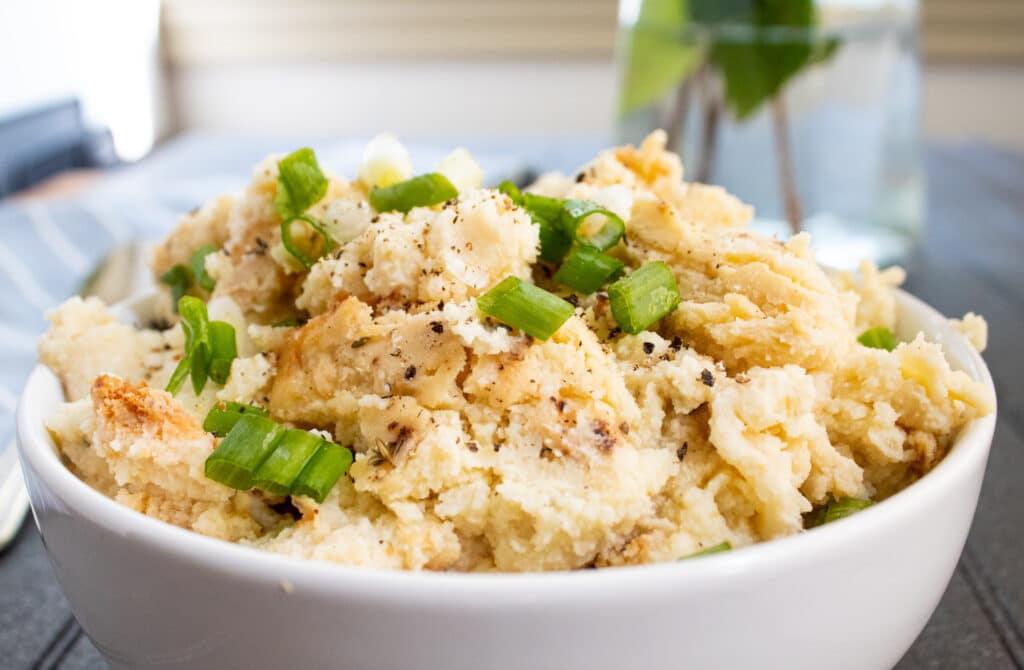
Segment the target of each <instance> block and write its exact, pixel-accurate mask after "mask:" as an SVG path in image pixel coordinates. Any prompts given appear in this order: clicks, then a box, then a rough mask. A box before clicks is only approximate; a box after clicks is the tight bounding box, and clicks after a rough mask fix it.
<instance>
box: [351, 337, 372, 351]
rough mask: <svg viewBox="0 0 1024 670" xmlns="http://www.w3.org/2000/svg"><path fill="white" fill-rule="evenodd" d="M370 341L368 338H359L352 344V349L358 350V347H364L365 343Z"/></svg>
mask: <svg viewBox="0 0 1024 670" xmlns="http://www.w3.org/2000/svg"><path fill="white" fill-rule="evenodd" d="M369 341H370V338H368V337H360V338H359V339H358V340H356V341H355V342H353V343H352V348H353V349H359V348H360V347H364V346H366V343H367V342H369Z"/></svg>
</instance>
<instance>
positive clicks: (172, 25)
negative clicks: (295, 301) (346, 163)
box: [164, 0, 1024, 65]
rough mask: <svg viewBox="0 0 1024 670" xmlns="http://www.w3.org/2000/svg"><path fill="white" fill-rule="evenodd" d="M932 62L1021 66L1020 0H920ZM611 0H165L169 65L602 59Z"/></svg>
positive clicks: (1023, 3) (1023, 14) (609, 32)
mask: <svg viewBox="0 0 1024 670" xmlns="http://www.w3.org/2000/svg"><path fill="white" fill-rule="evenodd" d="M921 5H922V33H923V34H922V38H923V39H922V44H923V48H924V53H925V55H926V57H927V58H928V59H929V60H932V61H945V62H955V61H967V62H971V61H992V62H1002V61H1008V62H1024V0H922V2H921ZM616 6H617V1H616V0H295V1H292V2H281V1H280V0H164V48H165V55H166V57H167V59H168V60H169V61H170V62H171V63H172V64H175V65H197V64H211V63H258V62H298V61H304V62H309V61H332V60H349V59H359V58H361V57H365V58H367V59H375V60H379V59H387V58H389V57H391V58H395V59H399V58H407V57H411V56H417V57H426V58H437V59H443V58H460V57H462V58H466V57H483V58H486V57H495V58H499V57H500V58H509V57H520V58H527V59H528V58H550V57H552V56H559V57H580V58H589V57H607V56H608V54H609V53H610V52H611V47H612V44H613V36H614V31H615V14H616Z"/></svg>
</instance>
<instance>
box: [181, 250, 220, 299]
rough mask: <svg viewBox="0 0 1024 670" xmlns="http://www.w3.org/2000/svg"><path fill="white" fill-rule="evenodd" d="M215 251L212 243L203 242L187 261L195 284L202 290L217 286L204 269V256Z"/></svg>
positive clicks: (210, 289)
mask: <svg viewBox="0 0 1024 670" xmlns="http://www.w3.org/2000/svg"><path fill="white" fill-rule="evenodd" d="M216 251H217V247H215V246H214V245H212V244H204V245H203V246H201V247H199V248H198V249H196V250H195V251H193V252H192V257H191V258H190V259H189V262H188V264H189V267H190V268H191V270H192V276H193V277H194V278H195V282H196V284H197V285H198V286H199V288H201V289H203V290H204V291H212V290H213V289H214V288H215V287H216V286H217V282H215V281H214V280H213V277H211V276H210V275H209V273H208V272H207V271H206V257H207V256H209V255H210V254H212V253H216Z"/></svg>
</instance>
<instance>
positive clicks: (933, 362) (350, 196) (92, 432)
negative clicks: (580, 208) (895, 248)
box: [40, 132, 994, 571]
mask: <svg viewBox="0 0 1024 670" xmlns="http://www.w3.org/2000/svg"><path fill="white" fill-rule="evenodd" d="M385 140H386V141H385ZM377 144H378V145H380V146H383V147H385V148H386V149H387V151H383V149H381V150H375V151H368V158H367V163H366V165H364V168H363V169H362V170H361V171H360V178H359V179H357V180H355V181H347V180H345V179H343V178H340V177H335V176H329V184H328V187H327V192H326V195H324V196H323V198H322V199H320V201H319V202H317V203H316V204H314V205H313V206H312V207H311V209H310V211H309V214H310V215H311V216H314V217H316V218H317V219H318V220H320V221H323V222H324V227H325V228H326V229H327V230H328V232H329V234H330V235H331V237H332V238H333V239H334V241H335V242H336V247H335V248H334V249H333V250H332V251H331V253H329V254H328V255H325V256H324V257H322V258H321V259H320V260H319V261H318V262H316V263H315V264H314V265H313V266H312V267H311V268H309V269H308V270H307V269H306V268H304V267H302V266H301V265H296V264H295V263H294V262H293V260H292V259H291V258H290V257H289V256H288V254H287V253H285V252H284V251H283V249H284V248H283V247H282V246H281V245H282V241H281V233H280V224H281V219H280V217H279V215H278V213H277V211H276V210H275V205H274V203H275V197H276V196H277V190H278V160H279V158H280V157H273V158H270V159H268V160H266V161H265V162H263V163H262V164H260V165H259V166H258V167H257V168H256V171H255V173H254V175H253V180H252V182H251V183H250V185H249V186H248V187H247V188H246V189H245V190H243V191H242V192H240V193H237V194H234V195H228V196H224V197H222V198H219V199H217V200H215V201H213V202H212V203H210V204H208V205H207V206H205V207H202V208H200V209H198V210H196V211H195V212H194V213H192V214H189V215H187V216H186V217H185V218H184V219H182V221H181V223H180V224H179V225H178V227H177V229H176V230H175V231H174V232H172V233H171V235H170V236H169V237H168V238H167V240H165V241H164V242H163V243H162V244H161V245H160V246H159V247H158V248H157V249H156V252H155V254H154V259H153V270H154V272H155V273H156V275H157V276H160V275H162V274H163V273H164V272H166V271H167V270H168V269H170V268H171V267H173V266H174V265H176V264H188V262H189V258H190V255H191V254H192V253H193V252H194V251H195V250H196V249H197V248H198V247H201V246H203V245H207V244H210V245H214V246H215V247H216V248H217V249H218V251H217V252H215V253H212V254H210V255H209V256H207V257H206V261H205V265H206V270H207V272H208V273H209V274H210V275H211V277H212V278H213V279H215V280H216V287H215V288H214V289H213V291H212V294H208V293H205V292H200V293H199V295H200V297H202V298H204V299H206V300H208V301H209V302H208V308H209V311H210V315H211V318H218V319H222V320H225V321H228V322H229V323H231V324H233V325H234V326H235V329H236V332H237V333H238V349H239V352H238V358H236V359H235V360H234V362H233V364H232V367H231V372H230V377H229V378H228V380H227V383H226V384H225V385H223V386H219V385H216V384H213V383H209V384H207V386H206V387H205V388H204V389H203V390H202V392H201V393H200V394H198V395H196V394H195V393H194V391H193V390H192V388H191V387H190V385H188V384H186V385H185V387H184V388H183V389H182V390H181V391H180V392H179V393H178V394H177V395H176V396H173V397H172V396H171V395H170V394H169V393H167V392H165V391H163V390H161V389H163V388H164V386H165V385H166V383H167V380H168V378H169V376H170V375H171V371H172V370H173V369H174V367H175V366H176V365H177V362H178V360H179V359H180V358H181V356H182V351H183V342H184V337H183V333H182V330H181V327H180V326H177V325H176V326H173V327H171V328H170V329H167V330H162V331H161V330H152V329H135V328H132V327H130V326H126V325H123V324H121V323H119V322H118V321H117V319H115V318H114V316H113V315H112V314H111V312H110V311H109V310H108V309H107V307H106V306H104V305H103V304H102V303H100V302H98V301H96V300H93V299H90V300H85V301H83V300H81V299H78V298H74V299H71V300H69V301H68V302H66V303H65V304H64V305H62V306H61V307H59V308H58V309H56V310H54V311H53V312H52V313H51V314H50V321H51V323H52V326H51V328H50V331H49V332H48V333H47V334H46V335H45V337H44V338H43V340H42V343H41V347H40V355H41V358H42V360H43V362H44V363H46V364H47V365H48V366H50V367H51V368H52V369H53V370H54V371H55V372H56V373H57V374H58V375H59V376H60V378H61V380H62V381H63V384H64V388H65V391H66V395H67V400H68V402H67V403H66V404H65V405H63V406H62V407H61V408H60V409H59V410H58V411H57V412H56V413H55V414H54V416H52V417H51V419H50V421H49V424H48V426H49V429H50V431H51V432H52V434H53V435H54V437H55V438H56V440H57V443H58V444H59V446H60V448H61V450H62V452H63V455H64V457H65V459H66V461H67V463H68V466H69V467H70V468H71V469H72V470H73V471H74V472H75V473H76V474H77V475H78V476H79V477H81V478H82V479H83V480H84V481H86V482H87V483H88V484H89V485H91V486H93V487H94V488H96V489H97V490H99V491H101V492H103V493H104V494H106V495H108V496H110V497H112V498H114V499H116V500H117V501H118V502H120V503H122V504H124V505H126V506H128V507H131V508H132V509H135V510H138V511H140V512H143V513H145V514H148V515H150V516H152V517H155V518H157V519H161V520H163V521H166V522H168V523H171V524H174V525H177V526H181V527H183V528H189V529H192V530H194V531H196V532H199V533H203V534H205V535H209V536H212V537H217V538H222V539H224V540H228V541H232V542H241V543H245V544H248V545H251V546H255V547H259V548H261V549H264V550H266V551H272V552H278V553H281V554H287V555H291V556H298V557H305V558H313V559H319V560H325V561H334V562H338V563H345V564H352V565H369V566H378V567H389V568H399V569H410V570H420V569H429V570H461V571H494V570H498V571H537V570H569V569H575V568H583V567H593V566H611V565H627V564H637V563H648V562H655V561H670V560H675V559H679V558H681V557H684V556H687V555H689V554H692V553H694V552H697V551H700V550H702V549H705V548H708V547H712V546H714V545H718V544H720V543H723V542H728V543H730V545H731V546H733V547H738V546H743V545H747V544H751V543H754V542H760V541H765V540H770V539H772V538H777V537H783V536H786V535H791V534H794V533H799V532H801V531H802V530H803V529H804V528H805V515H807V514H808V513H809V512H811V511H812V510H813V509H814V508H815V507H816V506H821V505H823V504H825V503H827V502H828V501H829V500H838V499H841V498H847V497H852V498H861V499H868V498H870V499H873V500H878V499H881V498H884V497H885V496H888V495H891V494H892V493H893V492H895V491H898V490H899V489H901V488H903V487H905V486H907V485H908V484H910V483H911V482H913V481H914V480H915V479H917V478H918V477H920V476H921V475H922V474H924V473H926V472H927V471H928V470H929V469H930V468H931V467H933V466H934V465H935V464H936V462H938V461H939V460H940V459H941V458H942V457H943V455H944V454H945V452H946V450H947V448H948V447H949V445H950V443H951V441H952V440H953V439H954V438H955V437H956V435H957V433H958V431H960V430H961V429H962V427H963V426H964V425H965V424H966V423H967V422H969V421H971V420H972V419H974V418H977V417H980V416H983V415H985V414H988V413H990V412H991V411H993V407H994V398H993V397H992V396H991V395H990V393H989V391H988V390H987V389H986V388H985V387H984V386H982V385H980V384H978V383H976V382H974V381H972V380H971V379H970V378H969V377H968V376H967V375H965V374H964V373H962V372H958V371H954V370H951V369H950V367H949V365H948V363H947V362H946V359H945V357H944V356H943V352H942V350H941V348H940V346H939V345H938V344H937V343H934V342H929V341H927V340H925V339H924V338H923V337H922V336H918V337H917V338H915V339H913V340H912V341H909V342H903V343H900V344H899V345H898V346H897V347H896V348H895V350H893V351H887V350H884V349H872V348H867V347H865V346H863V345H861V344H859V343H858V341H857V337H858V335H859V334H860V333H861V332H862V331H864V330H865V329H867V328H872V327H879V326H884V327H888V328H892V327H893V326H894V325H895V323H894V322H895V302H894V293H893V289H894V287H895V286H897V285H898V284H899V283H901V281H902V279H903V273H902V271H900V270H898V269H889V270H885V271H882V272H880V271H879V270H878V269H876V268H875V267H874V266H872V265H870V264H865V265H864V266H863V267H862V268H861V271H860V273H859V274H858V275H857V276H850V275H842V274H841V275H838V276H835V277H830V276H829V275H827V274H826V273H825V272H824V271H823V270H822V269H821V267H819V266H818V265H817V264H816V263H815V261H814V257H813V253H812V250H811V247H810V245H809V240H808V238H807V236H806V235H797V236H795V237H793V238H792V239H791V240H789V241H788V242H780V241H778V240H776V239H772V238H768V237H764V236H762V235H759V234H756V233H754V232H751V231H750V230H748V229H747V227H746V226H747V224H748V222H749V221H750V219H751V217H752V210H751V208H750V207H749V206H747V205H745V204H743V203H742V202H740V201H739V200H737V199H736V198H734V197H733V196H731V195H729V194H728V193H726V192H725V191H723V190H722V189H720V188H717V187H713V186H705V185H702V184H693V183H686V182H684V181H683V169H682V166H681V164H680V162H679V159H678V158H677V157H676V156H675V155H674V154H671V153H669V152H667V151H666V150H665V135H664V134H663V133H660V132H658V133H654V134H652V135H651V136H650V137H648V138H647V139H646V140H645V141H644V142H643V143H642V144H641V145H640V146H639V147H632V146H625V147H620V148H617V149H612V150H609V151H606V152H603V153H601V154H600V155H598V156H597V157H596V158H595V159H594V160H593V161H592V162H590V163H589V164H588V165H586V166H584V167H583V168H582V169H581V171H580V172H579V174H578V175H576V176H575V177H574V178H568V177H562V176H559V175H548V176H546V177H544V178H542V179H541V181H540V182H538V184H536V185H535V186H534V188H533V189H532V190H533V191H534V192H537V193H541V194H545V195H548V196H552V197H558V198H579V199H586V200H591V201H594V202H597V203H599V204H600V205H602V206H603V207H606V208H607V209H608V210H610V211H612V212H614V213H616V214H618V215H619V216H620V217H621V218H622V219H623V220H624V221H625V222H626V235H625V238H624V239H623V241H621V242H620V243H619V244H618V245H617V246H616V247H615V248H613V249H612V250H611V251H609V253H610V254H611V255H613V256H615V257H616V258H618V259H619V260H621V261H623V262H624V263H625V264H626V268H627V269H635V268H637V267H639V266H640V265H641V264H643V263H646V262H649V261H655V260H656V261H664V262H665V263H667V264H668V266H669V267H670V268H671V270H672V272H673V273H674V275H675V278H676V281H677V283H678V286H679V290H680V293H681V296H682V303H681V304H680V305H679V307H678V308H677V309H676V310H675V311H674V312H672V313H671V314H670V315H669V316H667V317H666V318H664V319H662V320H661V321H660V322H659V323H657V324H655V326H652V329H651V330H648V331H645V332H641V333H640V334H638V335H626V334H623V333H622V332H621V331H620V330H619V329H618V328H617V327H616V322H615V320H614V319H613V317H612V314H611V311H610V306H609V300H608V296H607V294H605V293H603V292H598V293H595V294H594V295H591V296H570V294H569V292H568V291H566V290H565V289H564V288H562V287H559V286H558V285H557V284H555V283H554V281H553V280H552V278H551V274H552V273H551V268H550V267H549V266H547V265H545V264H544V263H541V262H539V261H538V243H539V241H538V226H537V225H535V224H534V223H533V222H532V221H531V217H530V215H529V214H528V213H527V212H526V211H525V210H523V209H522V208H520V207H519V206H517V205H516V204H514V203H513V201H512V200H511V199H510V198H509V197H508V196H506V195H505V194H503V193H501V192H499V191H497V190H492V189H489V188H482V187H480V186H479V184H480V176H479V174H480V172H479V167H478V166H476V164H475V161H473V159H472V158H471V157H470V156H469V155H468V154H467V153H466V152H465V151H464V150H461V151H456V152H455V153H453V154H452V155H451V156H450V157H449V158H448V159H446V160H445V162H444V163H443V164H442V165H441V166H439V167H438V171H440V172H443V173H444V174H446V175H449V176H450V177H451V181H452V182H453V183H457V184H458V186H459V189H458V190H459V195H458V197H457V198H454V199H452V200H449V201H447V202H444V203H441V204H439V205H435V206H432V207H416V208H414V209H412V210H411V211H409V212H408V213H407V214H402V213H401V212H380V213H378V212H375V211H373V208H372V206H371V204H370V203H369V193H370V191H371V189H372V188H374V187H376V186H379V185H380V184H377V183H376V182H377V181H381V180H382V179H384V177H382V175H384V176H389V175H390V176H393V177H394V178H390V177H388V179H386V180H384V181H383V182H382V183H390V182H394V181H396V180H399V179H405V178H408V177H409V176H411V172H410V167H409V165H408V156H407V154H405V153H404V149H403V148H402V147H401V145H397V141H395V140H394V138H384V139H382V140H379V141H378V143H377ZM373 146H377V145H373ZM378 148H379V147H378ZM382 152H383V153H382ZM370 154H372V155H370ZM391 155H394V156H398V158H400V159H401V160H400V161H398V163H396V164H395V165H391V164H390V163H388V158H387V157H388V156H391ZM392 162H393V161H392ZM396 175H397V176H396ZM510 275H512V276H516V277H519V278H521V279H524V280H528V281H531V282H533V283H535V284H537V285H539V286H541V287H543V288H546V289H547V290H549V291H552V292H554V293H557V294H558V295H561V296H563V297H567V298H570V302H572V303H573V304H574V305H575V306H576V309H575V314H574V315H573V316H571V317H570V318H569V319H568V321H566V322H565V323H564V324H563V325H562V326H561V328H559V329H558V330H557V332H555V334H554V335H553V336H552V337H551V338H550V339H548V340H546V341H540V340H535V339H533V338H530V337H528V336H526V335H524V334H523V333H522V332H520V331H518V330H515V329H512V328H508V327H505V326H501V325H498V324H496V323H494V322H493V321H491V320H489V319H486V318H485V317H483V316H482V315H481V313H480V312H479V311H478V309H477V306H476V302H475V299H476V298H477V297H479V296H480V295H482V294H483V293H484V292H486V291H487V290H488V289H489V288H491V287H492V286H494V285H495V284H497V283H498V282H499V281H501V280H502V279H504V278H505V277H508V276H510ZM165 302H166V306H167V307H168V308H169V307H170V301H169V299H166V298H165ZM168 313H170V312H169V309H168ZM296 317H298V318H299V319H300V320H301V322H302V324H301V325H294V323H295V322H294V319H296ZM284 319H291V321H288V322H287V323H285V324H282V323H281V321H282V320H284ZM275 324H277V325H275ZM289 324H291V325H289ZM959 327H960V328H961V329H962V330H963V331H964V332H965V334H967V335H968V337H969V339H970V340H971V342H972V343H974V345H975V346H977V347H979V348H980V347H983V346H984V341H985V322H984V321H983V320H982V319H981V318H980V317H977V316H976V315H973V314H969V315H968V316H967V317H965V318H964V320H963V321H962V322H959ZM222 400H231V401H236V402H242V403H251V404H255V405H259V406H261V407H263V408H265V409H267V410H269V412H270V415H271V417H272V418H273V419H274V420H275V421H278V422H281V423H285V424H287V425H290V426H295V427H300V428H304V429H317V430H320V431H326V432H327V433H329V434H330V436H331V437H332V439H333V440H334V441H336V442H338V443H339V444H342V445H345V446H349V447H351V449H352V450H353V451H354V453H355V454H356V456H355V462H354V463H353V465H352V466H351V468H350V470H349V471H348V473H347V475H345V476H343V477H342V479H341V480H340V481H339V482H338V484H337V485H336V486H334V488H333V489H332V490H331V492H330V493H329V494H328V496H327V498H326V499H325V500H324V502H323V503H320V504H318V503H317V502H315V501H314V500H312V499H310V498H306V497H301V496H294V497H293V498H292V499H291V500H290V504H289V501H288V500H287V499H285V498H282V497H280V496H279V497H276V498H275V497H273V496H269V495H265V494H263V493H261V492H259V491H236V490H234V489H231V488H228V487H226V486H223V485H221V484H219V483H217V482H214V481H212V480H210V479H207V478H206V477H205V476H204V472H203V464H204V461H205V459H206V458H207V456H209V454H210V453H211V452H212V451H213V450H214V449H215V447H216V445H217V443H218V438H216V437H214V436H213V435H211V434H210V433H207V432H205V431H204V430H203V429H202V420H203V417H204V416H205V415H206V412H207V411H208V410H209V409H210V407H211V406H213V405H214V403H216V402H218V401H222Z"/></svg>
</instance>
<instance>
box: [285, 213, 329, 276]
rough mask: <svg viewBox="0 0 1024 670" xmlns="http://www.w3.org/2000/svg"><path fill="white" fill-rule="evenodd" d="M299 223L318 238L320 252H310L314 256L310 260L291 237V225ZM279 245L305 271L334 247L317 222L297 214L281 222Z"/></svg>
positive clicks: (325, 231)
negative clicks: (307, 227) (281, 245)
mask: <svg viewBox="0 0 1024 670" xmlns="http://www.w3.org/2000/svg"><path fill="white" fill-rule="evenodd" d="M296 222H301V223H304V224H306V225H307V226H309V227H310V228H312V229H313V232H315V233H316V234H317V236H318V237H319V238H320V251H319V253H317V252H315V251H312V252H311V253H315V254H316V258H311V257H310V256H309V255H307V254H306V252H305V251H304V250H303V249H301V248H300V246H299V244H298V243H297V242H296V241H295V239H294V238H293V237H292V224H294V223H296ZM281 243H282V244H283V245H284V249H285V251H287V252H288V253H289V254H291V255H292V256H294V257H295V260H297V261H298V262H299V263H302V267H304V268H306V269H307V270H308V269H309V268H311V267H313V265H315V264H316V262H317V260H319V259H320V257H322V256H324V255H326V254H328V253H330V251H331V248H332V247H333V246H334V241H333V240H332V239H331V236H330V235H328V234H327V230H326V229H324V227H323V226H322V225H321V224H320V222H319V221H317V220H316V219H314V218H313V217H311V216H306V215H305V214H298V215H296V216H293V217H291V218H288V219H285V220H284V221H282V222H281Z"/></svg>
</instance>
